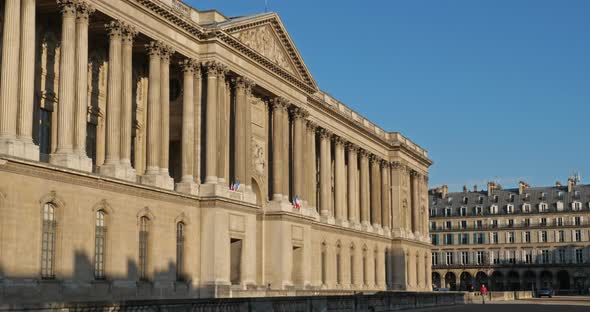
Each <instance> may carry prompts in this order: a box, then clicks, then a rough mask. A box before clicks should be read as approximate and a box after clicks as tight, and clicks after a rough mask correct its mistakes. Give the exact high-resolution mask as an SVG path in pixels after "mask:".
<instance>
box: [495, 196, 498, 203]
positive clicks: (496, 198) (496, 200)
mask: <svg viewBox="0 0 590 312" xmlns="http://www.w3.org/2000/svg"><path fill="white" fill-rule="evenodd" d="M497 202H498V195H494V203H497Z"/></svg>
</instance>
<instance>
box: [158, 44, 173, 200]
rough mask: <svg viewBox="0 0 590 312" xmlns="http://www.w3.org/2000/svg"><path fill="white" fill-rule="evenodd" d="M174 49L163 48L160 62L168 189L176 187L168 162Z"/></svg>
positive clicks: (163, 168) (163, 160) (162, 154)
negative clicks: (171, 68) (171, 72)
mask: <svg viewBox="0 0 590 312" xmlns="http://www.w3.org/2000/svg"><path fill="white" fill-rule="evenodd" d="M172 54H174V49H172V48H171V47H169V46H163V47H162V54H161V57H162V60H161V62H160V122H161V126H160V127H161V128H160V131H161V132H160V133H161V138H160V173H161V174H162V176H163V177H164V178H163V179H164V180H169V183H168V185H167V186H168V187H167V188H169V189H172V188H173V187H174V181H172V179H171V178H170V175H169V173H168V160H169V153H170V57H171V56H172Z"/></svg>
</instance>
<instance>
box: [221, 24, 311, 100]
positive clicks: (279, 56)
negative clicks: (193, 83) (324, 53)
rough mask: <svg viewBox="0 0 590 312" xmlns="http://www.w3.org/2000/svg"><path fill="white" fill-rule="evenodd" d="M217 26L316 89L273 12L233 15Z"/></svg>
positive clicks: (297, 52)
mask: <svg viewBox="0 0 590 312" xmlns="http://www.w3.org/2000/svg"><path fill="white" fill-rule="evenodd" d="M219 26H220V28H221V29H222V30H224V31H225V32H226V33H227V34H229V35H230V36H232V37H234V38H235V39H237V40H239V41H240V42H241V43H243V44H244V45H246V46H247V47H249V48H250V49H252V50H254V51H256V52H257V53H258V54H260V55H262V56H263V57H265V58H266V59H268V60H269V61H270V62H271V63H273V64H274V65H276V66H278V67H280V68H281V69H283V70H285V71H286V72H288V73H289V74H291V75H292V76H294V77H295V78H297V79H298V80H301V81H303V82H304V83H305V84H307V85H308V86H309V87H311V88H313V89H315V90H317V85H316V83H315V80H314V79H313V77H312V76H311V73H310V72H309V70H308V69H307V66H306V65H305V63H304V62H303V59H302V58H301V55H300V54H299V51H297V48H296V47H295V45H294V44H293V41H292V40H291V38H290V36H289V34H288V33H287V31H286V30H285V27H284V25H283V23H282V22H281V20H280V18H279V17H278V15H276V14H275V13H267V14H260V15H254V16H246V17H241V18H236V19H233V20H230V21H229V22H226V23H222V24H221V25H219Z"/></svg>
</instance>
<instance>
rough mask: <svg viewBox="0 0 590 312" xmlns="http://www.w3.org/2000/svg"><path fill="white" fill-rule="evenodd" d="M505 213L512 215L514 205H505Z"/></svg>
mask: <svg viewBox="0 0 590 312" xmlns="http://www.w3.org/2000/svg"><path fill="white" fill-rule="evenodd" d="M506 213H508V214H510V213H514V205H513V204H508V205H506Z"/></svg>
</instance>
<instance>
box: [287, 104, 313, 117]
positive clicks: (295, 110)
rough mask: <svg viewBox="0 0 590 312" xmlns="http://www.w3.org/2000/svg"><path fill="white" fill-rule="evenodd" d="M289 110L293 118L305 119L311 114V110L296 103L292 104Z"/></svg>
mask: <svg viewBox="0 0 590 312" xmlns="http://www.w3.org/2000/svg"><path fill="white" fill-rule="evenodd" d="M289 112H290V113H291V118H293V119H305V118H307V117H308V116H309V112H308V111H307V110H306V109H304V108H301V107H299V106H295V105H291V106H290V107H289Z"/></svg>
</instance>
